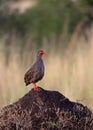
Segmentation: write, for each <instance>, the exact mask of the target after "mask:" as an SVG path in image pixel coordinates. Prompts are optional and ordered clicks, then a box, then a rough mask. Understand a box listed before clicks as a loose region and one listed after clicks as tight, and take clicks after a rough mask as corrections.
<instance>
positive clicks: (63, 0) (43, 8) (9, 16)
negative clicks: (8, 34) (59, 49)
mask: <svg viewBox="0 0 93 130" xmlns="http://www.w3.org/2000/svg"><path fill="white" fill-rule="evenodd" d="M92 5H93V1H92V0H76V1H74V2H73V1H71V0H59V1H57V0H47V1H46V0H38V1H37V4H36V5H35V6H33V7H31V8H30V9H28V10H27V11H26V12H25V13H23V14H19V13H18V12H12V13H9V10H8V11H6V10H4V9H3V10H2V12H1V15H0V16H1V18H0V19H1V24H0V25H1V26H0V28H2V29H3V30H5V31H12V30H15V31H16V32H17V33H18V34H19V36H22V37H24V36H25V38H26V39H27V38H28V37H29V38H31V39H32V40H35V41H36V42H37V43H42V42H43V39H44V38H46V39H47V40H48V41H50V40H51V39H52V38H55V41H56V42H58V41H59V40H60V38H62V40H64V41H66V42H67V41H68V40H69V38H70V37H71V35H72V34H73V32H74V31H75V30H76V31H78V33H80V32H82V31H83V29H84V28H86V27H87V26H88V25H89V24H90V23H91V22H92V20H93V17H92V16H93V15H92V11H91V7H92ZM10 12H11V11H10ZM22 37H21V38H22ZM64 43H65V42H64Z"/></svg>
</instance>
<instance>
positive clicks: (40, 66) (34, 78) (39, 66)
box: [24, 50, 45, 91]
mask: <svg viewBox="0 0 93 130" xmlns="http://www.w3.org/2000/svg"><path fill="white" fill-rule="evenodd" d="M44 54H45V53H44V51H43V50H40V51H38V53H37V57H36V61H35V63H34V64H33V65H32V67H31V68H30V69H29V70H28V71H27V72H26V73H25V76H24V82H25V84H26V86H27V85H29V84H31V83H32V84H33V86H34V90H35V91H38V90H39V89H38V87H37V85H36V83H37V82H38V81H39V80H41V79H42V78H43V76H44V63H43V60H42V56H43V55H44Z"/></svg>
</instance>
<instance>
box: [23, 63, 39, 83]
mask: <svg viewBox="0 0 93 130" xmlns="http://www.w3.org/2000/svg"><path fill="white" fill-rule="evenodd" d="M37 74H38V68H37V66H36V64H34V65H33V66H32V67H31V68H30V69H29V70H28V71H27V72H26V74H25V76H24V82H25V83H26V85H28V84H30V83H31V82H33V80H34V78H36V77H37Z"/></svg>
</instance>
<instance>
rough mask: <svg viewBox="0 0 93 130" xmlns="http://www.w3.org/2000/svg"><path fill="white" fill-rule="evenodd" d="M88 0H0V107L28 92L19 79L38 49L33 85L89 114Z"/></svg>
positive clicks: (91, 10) (92, 2)
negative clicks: (38, 71)
mask: <svg viewBox="0 0 93 130" xmlns="http://www.w3.org/2000/svg"><path fill="white" fill-rule="evenodd" d="M92 21H93V0H8V1H7V0H0V95H1V100H0V107H1V108H2V107H3V106H5V105H8V104H10V103H13V102H14V101H16V100H18V99H19V98H20V97H22V96H23V95H24V94H25V93H26V92H28V91H29V90H30V89H31V88H32V86H31V85H29V86H28V87H25V85H24V74H25V72H26V71H27V70H28V68H29V67H30V66H31V65H32V63H33V61H34V60H35V56H36V53H37V51H38V50H39V49H44V50H45V52H46V55H45V57H44V63H45V68H46V72H45V77H44V79H42V81H40V82H39V83H38V85H39V86H41V87H43V88H45V89H50V90H57V91H60V92H61V93H62V94H64V95H65V96H67V97H68V98H70V99H71V100H73V101H78V102H80V103H83V104H84V105H87V106H88V107H89V108H91V109H93V103H92V100H93V92H92V91H93V22H92Z"/></svg>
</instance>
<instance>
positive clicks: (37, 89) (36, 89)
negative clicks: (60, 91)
mask: <svg viewBox="0 0 93 130" xmlns="http://www.w3.org/2000/svg"><path fill="white" fill-rule="evenodd" d="M33 86H34V90H35V91H39V88H38V87H37V85H36V84H35V83H33Z"/></svg>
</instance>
